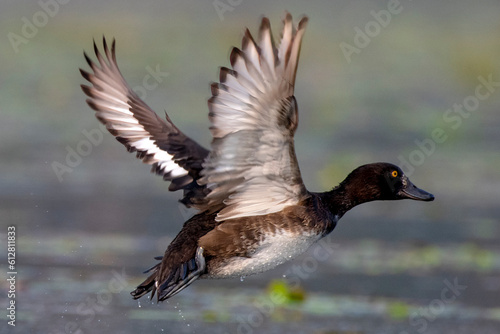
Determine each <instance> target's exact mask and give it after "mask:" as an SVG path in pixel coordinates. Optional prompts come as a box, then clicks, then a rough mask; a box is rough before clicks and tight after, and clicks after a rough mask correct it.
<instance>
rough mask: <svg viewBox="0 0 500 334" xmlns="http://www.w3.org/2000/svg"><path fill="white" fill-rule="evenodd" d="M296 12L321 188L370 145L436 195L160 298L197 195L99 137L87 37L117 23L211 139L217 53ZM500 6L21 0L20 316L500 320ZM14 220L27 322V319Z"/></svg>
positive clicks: (365, 326)
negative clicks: (160, 264) (185, 194)
mask: <svg viewBox="0 0 500 334" xmlns="http://www.w3.org/2000/svg"><path fill="white" fill-rule="evenodd" d="M56 4H57V5H56ZM388 9H390V10H392V12H393V13H392V14H391V16H390V19H389V17H388V16H387V15H385V16H384V14H383V13H388V11H387V10H388ZM285 10H288V11H290V12H291V13H292V14H293V15H294V18H295V19H296V20H297V19H298V17H299V16H300V15H303V14H306V15H308V16H309V18H310V22H309V26H308V28H307V32H306V35H305V39H304V43H303V46H302V54H301V60H300V66H299V71H298V75H297V84H296V90H295V91H296V97H297V101H298V103H299V109H300V125H299V128H298V131H297V134H296V150H297V155H298V159H299V163H300V166H301V170H302V174H303V178H304V181H305V183H306V185H307V187H308V188H309V189H310V190H313V191H321V190H328V189H330V188H331V187H333V186H335V185H336V184H338V183H339V182H340V181H341V180H342V179H343V178H344V177H345V176H346V175H347V173H349V172H350V171H351V170H352V169H354V168H355V167H357V166H358V165H360V164H364V163H369V162H373V161H388V162H393V163H396V164H400V165H401V164H404V163H405V161H407V165H405V166H403V168H404V170H405V171H406V172H408V174H411V179H412V180H413V182H414V183H415V184H416V185H418V186H419V187H421V188H423V189H426V190H428V191H429V192H432V193H434V195H435V196H436V200H435V201H434V202H432V203H422V202H415V201H399V202H373V203H368V204H363V205H362V206H360V207H357V208H355V209H354V210H352V211H351V212H349V213H347V214H346V215H345V217H344V218H343V219H342V220H341V221H340V224H339V225H338V226H337V228H336V229H335V230H334V232H333V233H332V234H331V235H330V237H329V238H328V239H327V240H326V241H325V242H324V243H322V244H321V245H319V246H314V247H312V248H311V250H310V251H309V252H308V253H306V254H304V255H303V256H301V257H299V258H297V259H295V260H294V261H292V262H290V263H287V264H284V265H282V266H280V267H278V268H276V269H274V270H272V271H269V272H266V273H264V274H261V275H257V276H252V277H246V278H242V279H234V280H225V281H200V282H196V283H194V284H193V285H192V286H191V287H190V288H189V289H186V290H184V291H183V292H182V293H180V294H179V295H177V296H175V297H174V298H172V299H171V300H169V301H168V302H165V303H162V304H160V305H157V304H154V303H151V302H150V301H149V300H148V299H142V300H141V301H140V302H139V303H138V302H137V301H133V300H132V299H131V297H130V296H129V291H131V290H132V289H133V288H134V287H135V286H136V285H137V284H138V283H140V282H141V281H142V279H143V278H144V275H143V274H142V273H141V272H142V271H143V270H144V269H146V268H148V267H150V266H151V265H153V264H154V263H155V261H154V260H153V256H156V255H161V254H163V252H164V250H165V248H166V247H167V245H168V243H169V242H170V240H171V239H172V238H173V237H174V236H175V235H176V233H177V232H178V231H179V230H180V228H181V226H182V224H183V222H184V221H185V219H186V218H187V217H189V216H190V215H192V214H193V212H191V211H188V210H185V209H183V208H182V207H181V206H179V205H178V203H177V199H178V198H179V196H180V194H177V193H169V192H168V191H167V186H168V185H167V184H166V183H164V182H163V181H162V180H161V178H159V177H157V176H155V175H153V174H150V173H149V170H148V169H149V168H148V167H147V166H146V165H143V164H141V163H140V162H139V161H136V159H135V158H134V156H133V155H131V154H128V153H127V152H126V150H125V149H124V148H123V147H122V146H121V144H119V143H118V142H116V140H114V139H113V138H112V136H111V135H109V134H108V133H104V134H103V137H102V140H101V139H100V136H99V135H97V134H96V133H99V131H101V130H100V127H99V125H98V122H97V120H96V119H95V117H94V115H93V112H92V111H91V110H90V109H89V108H88V106H87V105H86V103H85V97H84V94H83V93H82V92H81V90H80V88H79V85H80V84H82V83H84V80H83V78H81V76H80V74H79V71H78V68H79V67H82V68H87V66H86V64H85V61H84V59H83V54H82V51H83V50H87V51H88V52H89V54H91V53H92V39H93V38H95V39H96V40H98V41H100V39H101V37H102V35H105V36H107V37H108V38H111V37H115V38H116V40H117V57H118V63H119V65H120V67H121V70H122V72H123V74H124V76H125V77H126V79H127V80H128V82H129V83H130V85H131V86H132V87H136V89H138V90H141V89H142V90H141V92H142V94H143V96H144V97H145V101H146V102H147V103H148V104H149V105H150V106H151V107H152V108H153V109H154V110H156V111H157V112H158V113H160V114H163V111H164V110H166V111H167V112H168V113H169V115H170V117H171V118H172V119H173V121H174V122H175V123H176V124H177V125H178V127H179V128H180V129H182V130H183V131H184V132H185V133H187V134H188V135H190V136H192V137H193V138H195V139H196V140H198V141H199V142H200V143H202V144H204V145H205V146H208V145H209V143H210V135H209V131H208V129H207V126H208V120H207V107H206V100H207V98H208V97H209V96H210V90H209V83H210V82H211V81H215V80H217V78H218V77H217V75H218V74H217V73H218V67H219V66H228V65H229V61H228V55H229V51H230V47H231V46H233V45H234V46H237V45H239V44H240V41H241V37H242V33H243V29H244V27H249V28H250V30H251V31H252V32H253V33H254V34H255V33H256V32H257V29H258V25H259V20H260V17H261V16H262V15H266V16H268V17H269V18H270V20H271V23H272V26H273V28H274V34H275V36H276V38H278V36H279V30H280V29H281V18H282V17H283V14H284V11H285ZM381 11H382V12H381ZM383 11H386V12H383ZM499 14H500V3H498V1H493V0H492V1H475V2H472V1H410V0H401V2H400V3H399V5H398V4H397V2H396V1H348V0H345V1H307V2H306V1H273V2H272V3H271V2H268V1H250V0H208V1H160V0H145V1H140V2H138V1H106V2H104V1H96V0H91V1H83V0H71V1H68V0H65V1H62V0H60V3H59V2H56V1H55V0H53V1H49V0H41V1H17V0H2V2H1V3H0V32H1V35H0V78H1V79H0V87H1V89H0V101H1V102H0V110H1V114H0V136H1V137H0V138H1V142H0V152H1V160H0V168H1V173H0V217H1V219H0V235H1V240H2V241H1V245H2V246H1V247H2V248H3V249H2V250H1V253H2V254H5V255H3V256H2V257H1V258H2V259H3V260H2V264H1V268H2V275H1V277H2V280H1V282H2V283H1V287H2V290H1V294H0V304H1V306H2V307H1V309H2V310H3V311H1V313H2V316H1V319H2V320H1V324H0V332H1V333H11V332H12V333H14V332H17V333H57V334H59V333H146V332H147V333H306V332H307V333H316V334H320V333H323V334H326V333H397V334H409V333H498V332H500V246H499V241H500V221H499V217H500V206H499V198H500V153H499V144H500V115H499V109H500V83H499V82H500V71H499V69H500V15H499ZM376 16H378V17H379V21H380V22H378V21H377V20H376ZM35 24H36V25H35ZM30 25H32V26H31V27H30ZM365 29H368V33H369V35H366V36H368V37H367V38H366V37H360V34H361V33H359V31H363V32H364V31H365ZM370 29H371V30H370ZM348 45H349V46H350V47H349V46H348ZM354 48H356V49H354ZM342 49H344V50H351V51H352V52H351V54H348V55H347V57H346V54H345V52H343V51H342ZM353 50H355V51H353ZM156 69H158V70H159V71H160V72H161V73H162V75H160V76H157V80H156V82H154V81H149V82H150V83H151V82H152V83H153V84H155V85H154V86H155V87H153V88H151V86H147V87H148V89H146V88H145V87H146V86H145V85H144V84H143V82H144V79H145V78H146V77H147V76H148V75H150V72H151V71H154V70H156ZM488 81H489V82H490V83H489V84H486V85H485V84H484V82H488ZM477 94H479V95H477ZM486 95H487V96H486ZM479 96H480V97H481V98H478V97H479ZM464 104H465V107H462V109H461V107H460V106H461V105H462V106H464ZM89 133H92V134H94V136H95V137H93V138H94V142H90V141H89V139H88V138H87V136H86V134H89ZM100 133H102V132H100ZM436 133H437V134H438V135H436ZM436 136H437V137H436ZM435 137H436V138H435ZM419 143H420V144H419ZM71 152H73V153H71ZM74 152H76V154H75V153H74ZM78 152H80V153H78ZM12 225H14V226H16V229H17V271H18V275H17V281H16V305H17V314H16V315H17V319H16V320H17V322H16V327H15V328H13V327H12V326H9V325H7V320H8V319H7V317H6V315H7V311H6V307H7V303H8V301H9V300H8V298H7V290H8V285H7V283H6V280H5V275H6V272H7V263H6V261H7V260H6V247H7V243H6V233H7V226H12ZM325 254H326V255H325ZM276 293H281V294H282V295H283V296H285V297H284V298H282V299H281V300H280V301H279V302H277V301H276V300H273V298H272V296H273V294H276ZM4 313H5V315H4Z"/></svg>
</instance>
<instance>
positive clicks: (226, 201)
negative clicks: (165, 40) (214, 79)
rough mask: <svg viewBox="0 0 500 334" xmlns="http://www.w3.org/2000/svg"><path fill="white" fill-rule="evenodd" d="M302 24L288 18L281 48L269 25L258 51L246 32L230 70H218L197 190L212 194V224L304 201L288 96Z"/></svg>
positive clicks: (291, 103)
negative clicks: (214, 209)
mask: <svg viewBox="0 0 500 334" xmlns="http://www.w3.org/2000/svg"><path fill="white" fill-rule="evenodd" d="M306 23H307V18H306V17H304V18H302V19H301V20H300V22H299V24H298V26H297V28H295V27H294V25H293V22H292V16H291V15H290V14H288V13H287V14H286V17H285V19H284V28H283V32H282V38H281V42H280V44H279V47H276V46H275V44H274V40H273V37H272V33H271V26H270V23H269V20H268V19H267V18H263V19H262V23H261V26H260V31H259V44H257V43H256V42H255V41H254V39H253V38H252V35H251V34H250V32H249V31H248V29H247V30H246V32H245V35H244V37H243V41H242V47H241V49H238V48H234V49H233V50H232V52H231V56H230V61H231V65H232V69H228V68H225V67H223V68H221V70H220V83H214V84H212V98H210V99H209V101H208V107H209V111H210V113H209V118H210V121H211V128H210V130H211V132H212V135H213V142H212V151H211V152H210V154H209V156H208V158H207V160H206V161H205V163H204V164H203V166H204V169H203V171H202V177H201V178H200V179H199V180H198V183H199V184H201V185H205V186H206V187H207V188H208V189H209V190H210V193H209V194H208V195H207V196H206V198H205V200H206V201H208V202H207V205H208V207H222V210H221V211H220V212H219V213H218V215H217V218H216V219H217V220H218V221H222V220H227V219H232V218H237V217H245V216H254V215H265V214H269V213H273V212H278V211H281V210H282V209H283V208H285V207H287V206H290V205H294V204H297V203H298V202H300V201H301V200H302V199H304V198H305V197H306V196H307V194H308V193H307V191H306V189H305V187H304V184H303V182H302V178H301V175H300V170H299V167H298V163H297V159H296V157H295V152H294V143H293V135H294V132H295V129H296V127H297V123H298V118H297V104H296V101H295V98H294V96H293V91H294V83H295V74H296V71H297V64H298V60H299V53H300V45H301V41H302V37H303V34H304V31H305V28H306Z"/></svg>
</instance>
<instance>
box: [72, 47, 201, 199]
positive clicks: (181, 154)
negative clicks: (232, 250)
mask: <svg viewBox="0 0 500 334" xmlns="http://www.w3.org/2000/svg"><path fill="white" fill-rule="evenodd" d="M103 46H104V54H101V52H99V49H98V48H97V45H96V43H95V42H94V52H95V55H96V57H97V61H98V63H95V62H93V61H92V60H91V59H90V58H89V57H88V56H87V54H86V53H84V55H85V59H86V60H87V63H88V64H89V66H90V68H91V69H92V72H93V73H89V72H86V71H84V70H82V69H80V72H81V74H82V76H83V77H84V78H85V79H86V80H87V81H89V82H90V83H91V84H92V86H86V85H82V86H81V87H82V90H83V92H84V93H85V94H86V95H87V96H88V97H89V98H88V99H87V103H88V105H89V106H90V107H91V108H92V109H94V110H95V112H96V117H97V118H98V119H99V121H101V122H102V123H103V124H104V125H105V126H106V129H108V131H109V132H110V133H111V134H112V135H114V136H115V137H116V139H117V140H118V141H119V142H120V143H122V144H123V145H125V146H126V148H127V149H128V151H129V152H137V158H139V159H141V160H142V161H143V162H144V163H147V164H150V165H152V171H154V172H156V173H157V174H159V175H161V176H163V178H164V179H165V180H166V181H170V182H171V184H170V186H169V190H171V191H174V190H178V189H184V195H185V197H184V199H183V200H182V202H183V203H185V204H186V205H187V206H190V205H191V204H192V203H191V201H190V197H193V196H194V195H193V189H195V188H199V189H201V187H200V186H199V185H197V184H196V181H195V180H196V179H197V178H199V175H200V171H201V170H202V163H203V161H204V159H205V158H206V157H207V155H208V150H207V149H205V148H203V147H202V146H200V145H199V144H198V143H196V142H195V141H194V140H192V139H191V138H189V137H187V136H186V135H184V134H183V133H182V132H181V131H180V130H179V129H178V128H177V127H176V126H175V125H174V124H173V123H172V122H171V120H170V118H169V117H168V115H166V120H163V119H161V118H160V117H158V115H157V114H156V113H155V112H154V111H153V110H152V109H151V108H149V106H148V105H147V104H146V103H145V102H144V101H142V100H141V98H140V97H139V96H138V95H137V94H136V93H135V92H134V91H133V90H132V89H131V88H130V86H129V85H128V84H127V82H126V81H125V79H124V78H123V76H122V74H121V73H120V69H119V68H118V65H117V62H116V54H115V41H114V40H113V43H112V46H111V49H109V48H108V45H107V43H106V39H105V38H103ZM198 196H199V195H198Z"/></svg>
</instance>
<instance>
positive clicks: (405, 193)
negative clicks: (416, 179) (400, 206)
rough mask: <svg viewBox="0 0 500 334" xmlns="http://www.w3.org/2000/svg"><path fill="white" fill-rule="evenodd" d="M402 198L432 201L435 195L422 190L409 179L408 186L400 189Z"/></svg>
mask: <svg viewBox="0 0 500 334" xmlns="http://www.w3.org/2000/svg"><path fill="white" fill-rule="evenodd" d="M399 196H400V198H409V199H414V200H416V201H426V202H430V201H433V200H434V195H433V194H431V193H428V192H427V191H425V190H422V189H420V188H418V187H417V186H415V185H414V184H413V183H411V181H410V180H408V179H407V183H406V186H405V187H404V188H403V189H401V190H400V191H399Z"/></svg>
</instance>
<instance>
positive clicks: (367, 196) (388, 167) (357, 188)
mask: <svg viewBox="0 0 500 334" xmlns="http://www.w3.org/2000/svg"><path fill="white" fill-rule="evenodd" d="M340 188H343V192H344V194H345V195H347V196H348V197H349V198H350V200H351V201H352V202H351V203H352V204H353V205H358V204H361V203H364V202H370V201H376V200H399V199H413V200H417V201H433V200H434V195H432V194H430V193H428V192H427V191H425V190H422V189H420V188H418V187H417V186H415V185H414V184H413V183H412V182H411V181H410V179H409V178H408V177H407V176H406V175H405V174H404V173H403V171H402V170H401V168H399V167H398V166H396V165H393V164H390V163H386V162H377V163H372V164H368V165H363V166H360V167H358V168H356V169H355V170H353V171H352V172H351V173H350V174H349V175H348V176H347V178H346V179H345V180H344V181H343V182H342V183H341V185H340Z"/></svg>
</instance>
